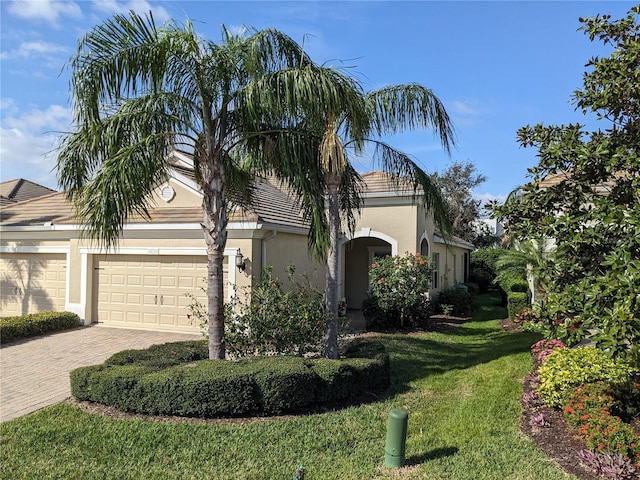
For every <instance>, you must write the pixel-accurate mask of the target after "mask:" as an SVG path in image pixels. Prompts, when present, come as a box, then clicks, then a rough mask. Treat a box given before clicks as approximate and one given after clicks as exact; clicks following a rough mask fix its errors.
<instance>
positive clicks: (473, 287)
mask: <svg viewBox="0 0 640 480" xmlns="http://www.w3.org/2000/svg"><path fill="white" fill-rule="evenodd" d="M465 285H466V286H467V291H468V292H469V293H470V294H471V295H472V296H474V297H476V296H478V294H479V293H480V287H479V286H478V284H477V283H474V282H467V283H465Z"/></svg>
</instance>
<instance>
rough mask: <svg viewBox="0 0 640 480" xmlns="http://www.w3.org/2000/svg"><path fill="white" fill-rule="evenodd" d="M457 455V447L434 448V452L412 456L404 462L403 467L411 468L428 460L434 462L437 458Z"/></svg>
mask: <svg viewBox="0 0 640 480" xmlns="http://www.w3.org/2000/svg"><path fill="white" fill-rule="evenodd" d="M456 453H458V447H444V448H436V449H435V450H430V451H428V452H425V453H423V454H422V455H412V456H410V457H409V458H407V459H406V461H405V466H407V467H412V466H415V465H420V464H423V463H425V462H428V461H429V460H436V459H438V458H445V457H452V456H453V455H455V454H456Z"/></svg>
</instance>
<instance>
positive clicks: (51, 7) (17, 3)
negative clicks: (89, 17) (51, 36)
mask: <svg viewBox="0 0 640 480" xmlns="http://www.w3.org/2000/svg"><path fill="white" fill-rule="evenodd" d="M7 11H8V12H9V13H11V14H12V15H15V16H17V17H22V18H27V19H29V20H42V21H45V22H47V23H49V24H50V25H52V26H54V27H58V26H59V23H58V22H59V20H60V19H61V18H62V17H71V18H80V17H82V10H81V9H80V7H79V6H78V4H77V3H75V2H72V1H56V0H13V1H12V2H10V3H9V6H8V7H7Z"/></svg>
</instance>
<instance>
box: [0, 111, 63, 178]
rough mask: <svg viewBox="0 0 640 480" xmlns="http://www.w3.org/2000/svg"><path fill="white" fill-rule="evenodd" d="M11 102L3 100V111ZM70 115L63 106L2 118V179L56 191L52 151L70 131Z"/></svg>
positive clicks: (0, 158) (0, 171)
mask: <svg viewBox="0 0 640 480" xmlns="http://www.w3.org/2000/svg"><path fill="white" fill-rule="evenodd" d="M5 105H8V106H9V107H11V105H12V102H11V100H3V107H4V106H5ZM70 123H71V111H70V110H69V109H68V108H65V107H62V106H60V105H51V106H50V107H48V108H47V109H46V110H31V111H29V112H26V113H23V114H21V115H20V116H17V117H11V116H10V117H3V118H2V127H0V178H1V179H2V181H5V180H11V179H13V178H27V179H29V180H31V181H34V182H36V183H39V184H41V185H45V186H47V187H51V188H56V183H57V182H56V176H55V172H54V171H52V170H53V168H54V167H55V155H53V149H54V148H55V147H56V144H57V140H58V138H59V135H60V133H59V132H61V131H64V130H68V129H69V125H70Z"/></svg>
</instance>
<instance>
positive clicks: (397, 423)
mask: <svg viewBox="0 0 640 480" xmlns="http://www.w3.org/2000/svg"><path fill="white" fill-rule="evenodd" d="M408 419H409V414H408V413H407V412H405V411H404V410H400V409H398V408H394V409H393V410H391V411H390V412H389V421H388V422H387V442H386V444H385V447H384V464H385V466H387V467H389V468H398V467H402V466H403V465H404V450H405V445H406V443H407V422H408Z"/></svg>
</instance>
